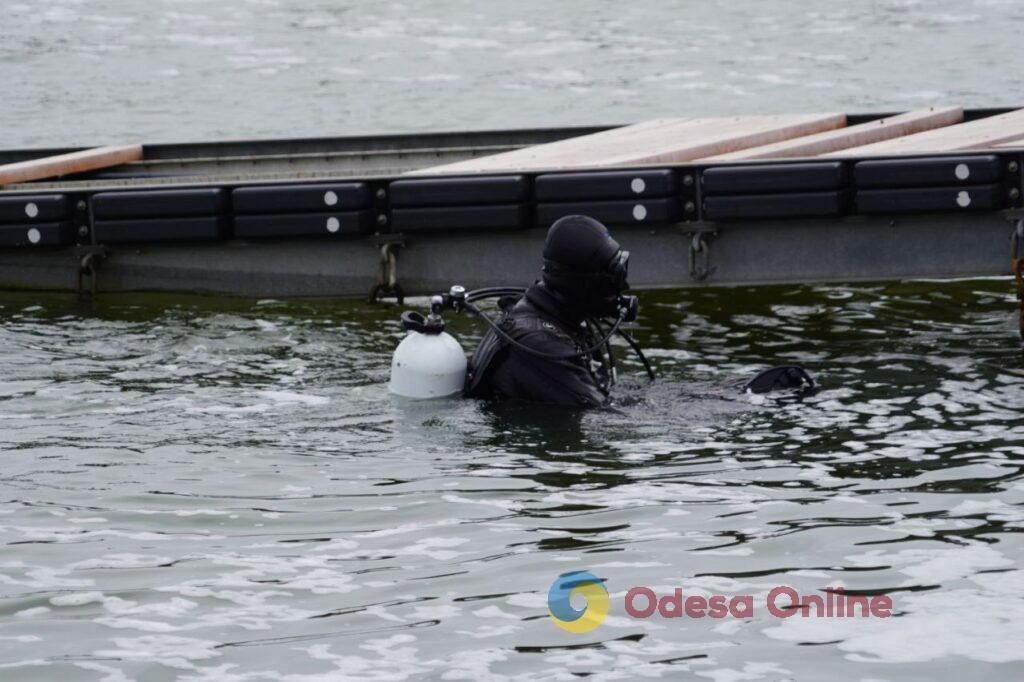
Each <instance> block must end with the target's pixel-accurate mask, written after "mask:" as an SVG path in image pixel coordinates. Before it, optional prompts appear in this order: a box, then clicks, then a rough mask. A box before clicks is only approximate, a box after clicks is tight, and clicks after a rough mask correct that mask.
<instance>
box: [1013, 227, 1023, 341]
mask: <svg viewBox="0 0 1024 682" xmlns="http://www.w3.org/2000/svg"><path fill="white" fill-rule="evenodd" d="M1010 272H1012V273H1013V279H1014V282H1015V283H1016V284H1017V305H1018V306H1019V307H1020V313H1019V327H1020V338H1021V339H1022V340H1024V218H1021V219H1020V220H1018V221H1017V225H1016V227H1014V229H1013V236H1011V237H1010Z"/></svg>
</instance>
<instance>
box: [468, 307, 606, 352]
mask: <svg viewBox="0 0 1024 682" xmlns="http://www.w3.org/2000/svg"><path fill="white" fill-rule="evenodd" d="M467 299H468V297H467ZM463 307H464V308H465V309H466V310H468V311H469V312H470V313H472V314H473V315H476V316H477V317H479V318H480V319H482V320H483V321H484V322H486V323H487V324H488V326H490V328H491V329H493V330H494V333H496V334H497V335H498V336H500V337H501V338H503V339H505V340H506V341H508V342H509V343H510V344H512V345H513V346H515V347H516V348H518V349H519V350H521V351H524V352H526V353H529V354H530V355H535V356H537V357H538V358H544V359H546V360H573V359H575V358H581V357H587V356H588V355H590V354H591V353H594V352H596V351H599V350H601V346H603V345H605V344H606V343H608V340H609V339H611V338H612V337H613V336H614V335H615V332H617V331H619V325H621V324H622V317H621V316H619V317H618V318H617V319H616V320H615V323H614V324H612V329H611V331H609V332H608V333H607V334H606V335H605V337H604V338H603V339H601V340H600V341H598V342H597V343H595V344H594V345H592V346H590V347H588V348H583V349H581V350H578V351H576V352H574V353H545V352H544V351H540V350H537V349H536V348H530V347H529V346H527V345H525V344H522V343H519V342H518V341H516V340H515V339H513V338H512V337H511V336H509V335H508V333H506V332H505V330H504V329H502V328H501V326H500V325H499V324H498V323H497V322H495V321H494V320H492V319H491V318H490V316H489V315H488V314H487V313H485V312H484V311H482V310H480V309H479V308H477V307H476V305H474V304H472V303H470V302H469V300H466V302H465V303H464V304H463Z"/></svg>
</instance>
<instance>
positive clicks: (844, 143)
mask: <svg viewBox="0 0 1024 682" xmlns="http://www.w3.org/2000/svg"><path fill="white" fill-rule="evenodd" d="M963 120H964V109H963V107H929V108H927V109H919V110H917V111H909V112H907V113H905V114H900V115H898V116H890V117H888V118H880V119H877V120H875V121H869V122H867V123H861V124H860V125H855V126H850V127H848V128H839V129H838V130H829V131H827V132H824V133H817V134H815V135H807V136H804V137H798V138H796V139H793V140H785V141H783V142H776V143H775V144H769V145H764V146H761V147H751V148H750V149H742V150H740V151H738V152H732V153H730V154H719V155H718V156H710V157H707V158H705V159H701V161H746V160H753V159H791V158H797V157H808V156H820V155H822V154H828V153H830V152H838V151H841V150H848V149H850V148H852V147H860V146H863V145H867V144H873V143H877V142H883V141H885V140H891V139H894V138H899V137H904V136H906V135H912V134H914V133H920V132H924V131H926V130H934V129H936V128H944V127H946V126H950V125H953V124H955V123H960V122H961V121H963Z"/></svg>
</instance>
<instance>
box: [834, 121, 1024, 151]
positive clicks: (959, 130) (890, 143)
mask: <svg viewBox="0 0 1024 682" xmlns="http://www.w3.org/2000/svg"><path fill="white" fill-rule="evenodd" d="M1022 138H1024V109H1018V110H1016V111H1011V112H1009V113H1006V114H999V115H998V116H989V117H987V118H979V119H976V120H974V121H970V122H968V123H960V124H959V125H953V126H949V127H947V128H939V129H937V130H929V131H927V132H923V133H917V134H916V135H908V136H907V137H900V138H896V139H894V140H887V141H885V142H877V143H875V144H869V145H864V146H861V147H852V148H850V149H845V150H843V151H840V152H832V153H831V154H824V155H823V156H828V157H849V156H893V155H899V154H928V153H935V152H938V153H941V152H952V151H959V150H967V149H991V148H993V147H995V146H996V145H998V144H1002V143H1004V142H1012V141H1014V140H1020V139H1022Z"/></svg>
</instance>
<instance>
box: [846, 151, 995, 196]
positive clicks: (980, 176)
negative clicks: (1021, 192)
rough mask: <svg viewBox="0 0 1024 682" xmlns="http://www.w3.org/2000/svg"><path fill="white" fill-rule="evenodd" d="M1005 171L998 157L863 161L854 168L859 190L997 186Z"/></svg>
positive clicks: (979, 156) (975, 156) (974, 156)
mask: <svg viewBox="0 0 1024 682" xmlns="http://www.w3.org/2000/svg"><path fill="white" fill-rule="evenodd" d="M1002 174H1003V169H1002V164H1001V163H1000V161H999V157H998V156H996V155H995V154H983V155H972V156H947V157H929V158H914V159H879V160H871V161H860V162H858V163H857V164H855V165H854V167H853V177H854V182H855V183H856V185H857V187H871V188H875V187H878V188H884V187H928V186H938V187H948V186H952V185H981V184H985V183H991V182H996V181H997V180H999V179H1000V178H1001V177H1002Z"/></svg>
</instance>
